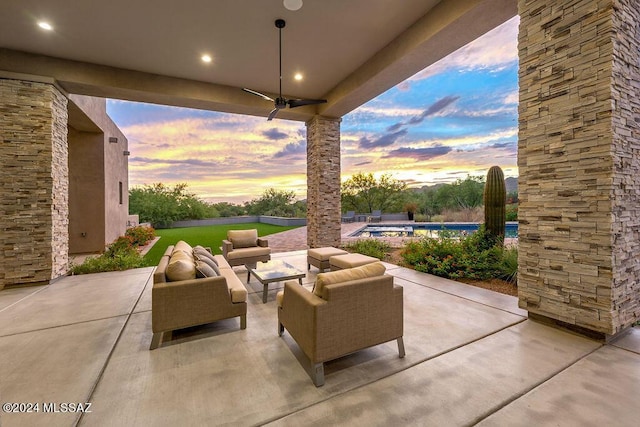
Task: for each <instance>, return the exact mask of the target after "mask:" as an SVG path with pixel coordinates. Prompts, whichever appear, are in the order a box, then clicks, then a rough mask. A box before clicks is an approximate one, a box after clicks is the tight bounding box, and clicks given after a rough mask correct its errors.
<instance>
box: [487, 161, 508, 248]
mask: <svg viewBox="0 0 640 427" xmlns="http://www.w3.org/2000/svg"><path fill="white" fill-rule="evenodd" d="M483 199H484V226H485V229H486V230H487V232H488V233H490V234H491V235H493V236H495V237H497V238H499V239H500V240H503V239H504V229H505V224H506V210H507V209H506V200H507V189H506V187H505V185H504V173H502V169H500V167H499V166H492V167H491V168H490V169H489V172H488V173H487V182H486V184H485V186H484V194H483Z"/></svg>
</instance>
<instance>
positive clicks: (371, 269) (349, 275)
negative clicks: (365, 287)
mask: <svg viewBox="0 0 640 427" xmlns="http://www.w3.org/2000/svg"><path fill="white" fill-rule="evenodd" d="M385 270H386V268H385V266H384V265H383V264H382V263H381V262H373V263H371V264H365V265H361V266H360V267H354V268H346V269H344V270H337V271H330V272H328V273H318V275H317V276H316V283H315V284H314V285H313V293H314V294H316V295H317V296H319V297H321V298H322V291H323V289H324V287H325V286H326V285H333V284H334V283H342V282H348V281H351V280H357V279H366V278H367V277H376V276H382V275H383V274H384V272H385Z"/></svg>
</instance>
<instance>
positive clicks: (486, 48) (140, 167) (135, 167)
mask: <svg viewBox="0 0 640 427" xmlns="http://www.w3.org/2000/svg"><path fill="white" fill-rule="evenodd" d="M517 34H518V18H517V17H515V18H513V19H511V20H510V21H508V22H506V23H505V24H503V25H501V26H500V27H498V28H496V29H494V30H493V31H491V32H489V33H487V34H486V35H484V36H483V37H481V38H479V39H477V40H475V41H474V42H472V43H470V44H468V45H467V46H464V47H463V48H461V49H460V50H458V51H456V52H455V53H453V54H451V55H449V56H448V57H446V58H444V59H442V60H440V61H439V62H437V63H435V64H433V65H432V66H430V67H428V68H426V69H425V70H423V71H421V72H419V73H417V74H416V75H414V76H413V77H411V78H409V79H407V80H406V81H404V82H403V83H401V84H399V85H398V86H396V87H394V88H392V89H390V90H388V91H387V92H385V93H383V94H382V95H380V96H378V97H377V98H375V99H373V100H371V101H370V102H368V103H366V104H364V105H362V106H361V107H360V108H358V109H356V110H354V111H353V112H351V113H350V114H348V115H346V116H344V117H343V118H342V123H341V144H342V179H343V180H344V179H347V178H348V177H349V176H351V175H352V174H354V173H357V172H366V173H368V172H373V173H374V174H377V175H378V174H382V173H385V172H389V173H391V174H392V175H393V176H394V177H395V178H397V179H401V180H404V181H406V182H407V183H408V184H409V185H410V186H422V185H430V184H435V183H439V182H452V181H455V180H456V179H458V178H465V177H466V176H467V175H485V174H486V172H487V170H488V169H489V167H491V166H493V165H499V166H501V167H502V169H503V170H504V173H505V176H518V169H517V165H516V154H517V141H518V51H517ZM107 111H108V113H109V115H110V116H111V118H112V119H113V120H114V121H115V122H116V124H117V125H118V126H119V127H120V129H121V130H122V131H123V132H124V134H125V135H126V136H127V138H128V140H129V151H130V152H131V156H130V157H129V185H130V186H136V185H142V184H152V183H156V182H163V183H165V184H169V185H174V184H176V183H182V182H185V183H187V184H188V185H189V187H188V189H189V190H190V191H191V192H193V193H195V194H196V195H198V196H199V197H201V198H202V199H205V200H207V201H209V202H221V201H227V202H231V203H241V202H243V201H248V200H250V199H253V198H256V197H258V196H260V195H261V194H262V193H263V192H264V190H266V189H267V188H270V187H273V188H277V189H286V190H293V191H294V192H295V193H296V196H297V197H298V198H299V199H304V198H306V130H305V125H304V123H300V122H294V121H288V120H281V119H275V120H273V121H270V122H268V121H267V120H266V119H265V118H263V117H252V116H242V115H234V114H227V113H218V112H211V111H201V110H192V109H186V108H176V107H168V106H160V105H152V104H142V103H135V102H127V101H117V100H107Z"/></svg>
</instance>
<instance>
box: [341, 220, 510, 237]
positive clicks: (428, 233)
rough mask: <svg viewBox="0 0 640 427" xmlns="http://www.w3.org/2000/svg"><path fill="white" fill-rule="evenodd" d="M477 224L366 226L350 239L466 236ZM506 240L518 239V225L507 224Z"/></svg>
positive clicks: (476, 228)
mask: <svg viewBox="0 0 640 427" xmlns="http://www.w3.org/2000/svg"><path fill="white" fill-rule="evenodd" d="M479 226H480V224H478V223H418V224H384V225H367V226H366V227H363V228H361V229H360V230H358V231H356V232H355V233H353V234H351V236H350V237H439V236H440V233H441V231H442V230H450V231H453V232H454V233H459V234H461V235H466V234H470V233H473V232H475V231H478V227H479ZM505 237H506V238H517V237H518V223H517V222H509V223H507V225H506V228H505Z"/></svg>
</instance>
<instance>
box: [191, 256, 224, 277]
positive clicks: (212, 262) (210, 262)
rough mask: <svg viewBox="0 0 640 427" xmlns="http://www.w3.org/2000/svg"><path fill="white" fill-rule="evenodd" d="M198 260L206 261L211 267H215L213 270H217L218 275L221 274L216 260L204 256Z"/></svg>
mask: <svg viewBox="0 0 640 427" xmlns="http://www.w3.org/2000/svg"><path fill="white" fill-rule="evenodd" d="M196 256H197V255H196ZM196 262H202V263H205V264H206V265H208V266H209V267H211V268H212V269H213V271H215V272H216V274H217V275H218V276H219V275H220V270H219V269H218V264H216V263H215V261H214V260H211V259H209V258H205V257H202V258H198V260H197V261H196Z"/></svg>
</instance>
